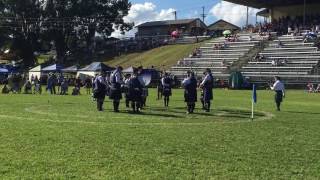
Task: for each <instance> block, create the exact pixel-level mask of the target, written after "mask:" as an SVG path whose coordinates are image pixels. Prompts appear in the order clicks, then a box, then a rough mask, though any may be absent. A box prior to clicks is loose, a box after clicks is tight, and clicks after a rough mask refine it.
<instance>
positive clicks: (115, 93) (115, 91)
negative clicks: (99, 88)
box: [109, 84, 122, 100]
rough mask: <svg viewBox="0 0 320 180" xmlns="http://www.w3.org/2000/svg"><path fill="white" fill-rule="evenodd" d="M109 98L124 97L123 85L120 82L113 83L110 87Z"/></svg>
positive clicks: (117, 98)
mask: <svg viewBox="0 0 320 180" xmlns="http://www.w3.org/2000/svg"><path fill="white" fill-rule="evenodd" d="M109 98H110V99H113V100H120V99H122V92H121V85H120V84H112V85H111V88H110V94H109Z"/></svg>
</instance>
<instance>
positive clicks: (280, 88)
mask: <svg viewBox="0 0 320 180" xmlns="http://www.w3.org/2000/svg"><path fill="white" fill-rule="evenodd" d="M274 80H275V83H274V84H273V85H271V86H270V88H271V90H273V91H275V92H276V94H275V102H276V106H277V110H278V111H280V106H281V103H282V100H283V98H284V97H285V88H284V84H283V83H282V82H281V79H280V77H278V76H276V77H274Z"/></svg>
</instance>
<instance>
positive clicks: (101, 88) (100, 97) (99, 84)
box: [93, 72, 107, 111]
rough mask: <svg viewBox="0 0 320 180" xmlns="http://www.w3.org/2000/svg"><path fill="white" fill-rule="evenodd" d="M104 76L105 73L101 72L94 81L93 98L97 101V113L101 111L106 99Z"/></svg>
mask: <svg viewBox="0 0 320 180" xmlns="http://www.w3.org/2000/svg"><path fill="white" fill-rule="evenodd" d="M106 89H107V83H106V74H105V72H101V73H100V75H98V76H97V77H96V78H95V80H94V90H93V97H94V98H95V99H96V101H97V109H98V111H103V103H104V99H105V97H106Z"/></svg>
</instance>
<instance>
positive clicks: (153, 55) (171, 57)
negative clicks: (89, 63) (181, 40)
mask: <svg viewBox="0 0 320 180" xmlns="http://www.w3.org/2000/svg"><path fill="white" fill-rule="evenodd" d="M201 44H202V43H197V44H185V45H179V44H178V45H168V46H162V47H159V48H155V49H151V50H149V51H145V52H141V53H130V54H127V55H122V56H119V57H115V58H113V59H107V60H106V61H105V63H106V64H108V65H110V66H117V65H121V66H123V67H130V66H140V65H142V66H143V67H151V66H154V67H156V68H157V69H162V68H164V69H168V68H170V67H171V66H172V65H174V64H176V63H177V61H178V60H180V59H183V58H184V57H187V56H188V55H189V54H190V53H192V51H193V50H194V49H195V48H196V47H200V45H201Z"/></svg>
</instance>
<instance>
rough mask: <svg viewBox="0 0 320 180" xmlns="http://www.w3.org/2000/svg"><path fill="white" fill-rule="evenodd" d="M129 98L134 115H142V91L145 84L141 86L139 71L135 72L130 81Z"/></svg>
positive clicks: (135, 70)
mask: <svg viewBox="0 0 320 180" xmlns="http://www.w3.org/2000/svg"><path fill="white" fill-rule="evenodd" d="M128 88H129V89H128V96H129V98H130V101H131V107H132V110H133V113H140V109H141V106H142V100H141V99H142V90H143V84H141V82H140V80H139V78H138V70H137V69H134V70H133V75H132V77H131V78H130V80H129V83H128Z"/></svg>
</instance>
